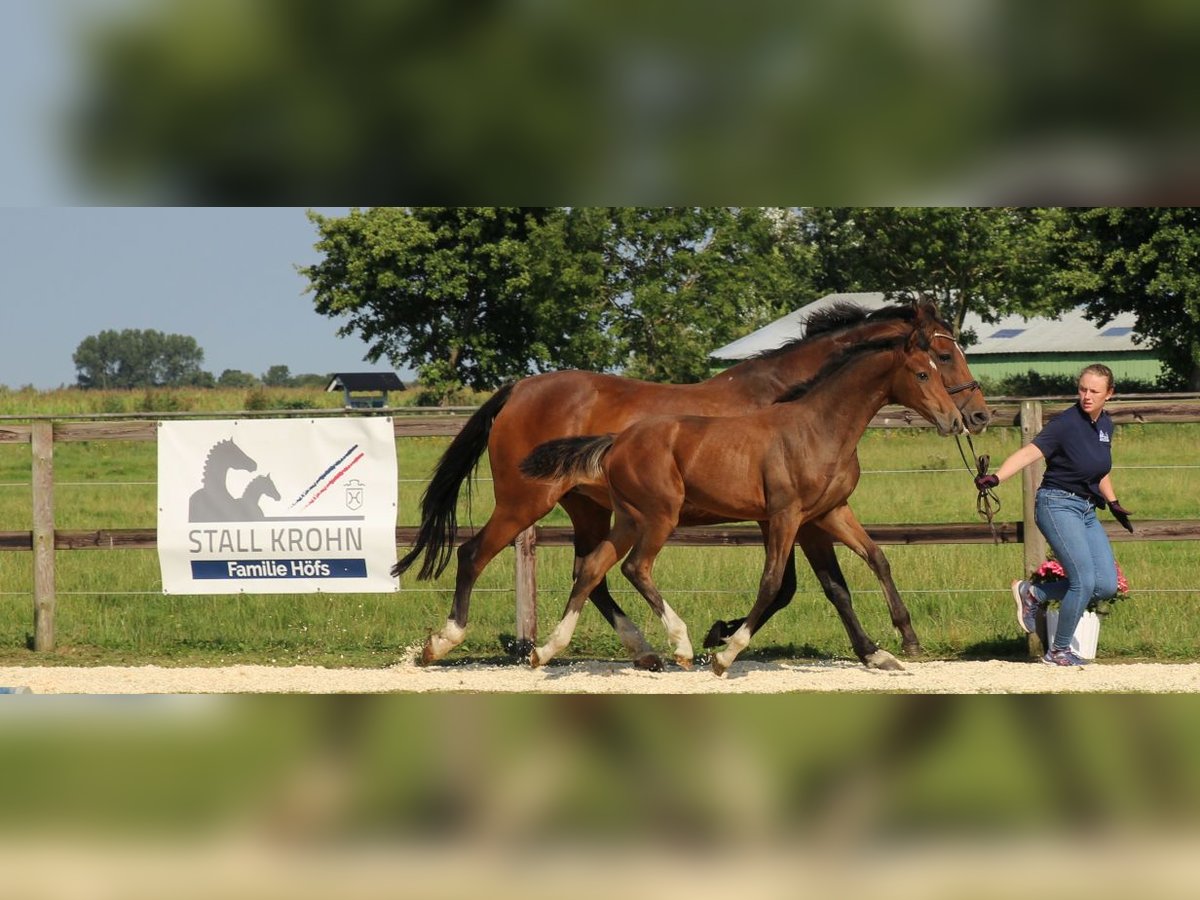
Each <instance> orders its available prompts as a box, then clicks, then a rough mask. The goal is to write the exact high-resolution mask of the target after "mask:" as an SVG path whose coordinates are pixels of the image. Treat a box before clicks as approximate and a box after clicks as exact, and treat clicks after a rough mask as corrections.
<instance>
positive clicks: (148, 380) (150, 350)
mask: <svg viewBox="0 0 1200 900" xmlns="http://www.w3.org/2000/svg"><path fill="white" fill-rule="evenodd" d="M72 359H73V360H74V362H75V369H76V371H77V372H78V376H77V382H78V384H79V386H80V387H83V388H144V387H186V386H194V387H206V386H211V385H212V384H213V378H212V375H211V374H209V373H208V372H203V371H201V369H200V364H201V363H202V362H203V361H204V351H203V350H201V349H200V346H199V345H198V344H197V343H196V339H195V338H192V337H187V336H186V335H182V334H163V333H162V332H161V331H155V330H154V329H147V330H139V329H131V328H127V329H124V330H123V331H112V330H105V331H101V332H100V333H99V334H96V335H92V336H90V337H86V338H84V339H83V340H82V341H81V342H80V343H79V346H78V348H76V350H75V353H74V355H73V357H72Z"/></svg>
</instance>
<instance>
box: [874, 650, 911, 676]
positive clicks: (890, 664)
mask: <svg viewBox="0 0 1200 900" xmlns="http://www.w3.org/2000/svg"><path fill="white" fill-rule="evenodd" d="M867 668H868V669H887V670H889V671H893V672H894V671H903V670H904V666H902V665H900V661H899V660H897V659H896V657H894V656H892V654H890V653H888V652H887V651H886V650H884V649H883V648H882V647H880V648H879V649H878V650H876V651H875V652H874V653H872V654H871V655H870V656H868V657H867Z"/></svg>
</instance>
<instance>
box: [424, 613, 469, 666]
mask: <svg viewBox="0 0 1200 900" xmlns="http://www.w3.org/2000/svg"><path fill="white" fill-rule="evenodd" d="M466 636H467V629H465V628H460V627H459V626H458V623H457V622H455V621H454V620H453V619H447V620H446V624H445V625H443V626H442V630H441V631H439V632H437V633H436V634H431V635H430V636H429V641H428V647H429V653H430V658H431V659H441V658H442V657H443V656H445V655H446V654H447V653H449V652H450V651H451V650H453V649H454V648H455V647H457V646H458V645H459V644H461V643H462V642H463V639H464V638H465V637H466Z"/></svg>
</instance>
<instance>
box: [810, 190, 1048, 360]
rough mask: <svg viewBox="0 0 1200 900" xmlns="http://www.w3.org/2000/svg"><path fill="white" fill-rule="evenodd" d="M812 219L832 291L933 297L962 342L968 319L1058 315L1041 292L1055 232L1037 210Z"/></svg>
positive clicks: (881, 211) (937, 210) (856, 213)
mask: <svg viewBox="0 0 1200 900" xmlns="http://www.w3.org/2000/svg"><path fill="white" fill-rule="evenodd" d="M804 218H805V221H806V227H807V230H808V232H809V234H810V236H811V238H812V240H813V242H814V244H815V245H816V247H817V248H818V253H819V255H820V265H821V274H820V281H821V284H822V287H823V288H824V289H826V290H831V291H844V290H869V291H870V290H873V291H883V292H885V293H887V294H888V295H889V296H892V297H900V296H908V295H914V294H927V295H929V296H931V297H932V299H934V300H936V301H937V303H938V306H939V308H940V309H941V311H942V314H943V316H945V317H946V319H947V321H948V322H949V323H950V324H951V325H952V326H953V328H954V332H955V335H956V336H958V335H959V334H960V333H961V331H962V323H963V319H964V317H965V316H966V314H967V312H968V311H970V312H975V313H977V314H978V315H979V316H980V317H981V318H982V319H983V320H984V321H985V322H994V321H996V319H997V318H999V317H1000V316H1001V315H1004V314H1006V313H1010V312H1023V313H1026V314H1033V313H1041V312H1047V311H1049V310H1050V304H1049V303H1048V302H1047V301H1046V299H1045V298H1043V297H1042V296H1040V295H1039V293H1038V291H1037V290H1036V288H1037V286H1038V285H1040V284H1042V283H1043V282H1044V280H1045V279H1046V278H1047V277H1048V271H1047V268H1046V266H1047V258H1046V252H1045V248H1046V242H1047V240H1048V236H1047V235H1048V228H1049V226H1048V225H1047V223H1046V222H1045V220H1044V219H1043V217H1042V216H1041V215H1040V214H1039V212H1038V211H1037V210H1033V209H1021V208H1014V207H985V208H971V207H965V208H963V207H814V208H809V209H806V210H805V211H804ZM971 337H972V336H971V335H967V336H966V338H967V340H968V341H969V340H970V339H971Z"/></svg>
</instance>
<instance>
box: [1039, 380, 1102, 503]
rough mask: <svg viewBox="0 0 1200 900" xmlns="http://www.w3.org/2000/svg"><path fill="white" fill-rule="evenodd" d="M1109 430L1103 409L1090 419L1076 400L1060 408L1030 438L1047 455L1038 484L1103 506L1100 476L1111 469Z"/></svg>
mask: <svg viewBox="0 0 1200 900" xmlns="http://www.w3.org/2000/svg"><path fill="white" fill-rule="evenodd" d="M1112 433H1113V425H1112V419H1111V418H1110V417H1109V415H1108V413H1106V412H1102V413H1100V417H1099V418H1098V419H1097V420H1096V421H1095V422H1092V419H1091V416H1089V415H1088V414H1087V413H1085V412H1084V411H1083V407H1081V406H1080V405H1079V404H1078V403H1076V404H1075V405H1074V406H1072V407H1071V408H1070V409H1066V410H1063V411H1062V412H1061V413H1059V414H1058V415H1057V416H1055V417H1054V418H1053V419H1051V420H1050V423H1049V424H1048V425H1047V426H1046V427H1045V428H1043V429H1042V430H1041V431H1039V432H1038V433H1037V436H1036V437H1035V438H1034V439H1033V443H1034V444H1035V445H1037V448H1038V449H1039V450H1041V451H1042V455H1043V456H1045V457H1046V474H1045V475H1043V476H1042V485H1041V486H1042V487H1047V488H1058V489H1059V490H1063V491H1070V492H1071V493H1072V494H1079V495H1080V496H1083V497H1088V498H1089V499H1091V500H1092V502H1093V503H1094V504H1095V505H1096V506H1099V507H1100V508H1101V509H1103V508H1104V504H1105V500H1104V497H1103V495H1102V494H1101V493H1100V479H1101V478H1103V477H1104V476H1105V475H1107V474H1108V473H1109V472H1110V471H1111V470H1112Z"/></svg>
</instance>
